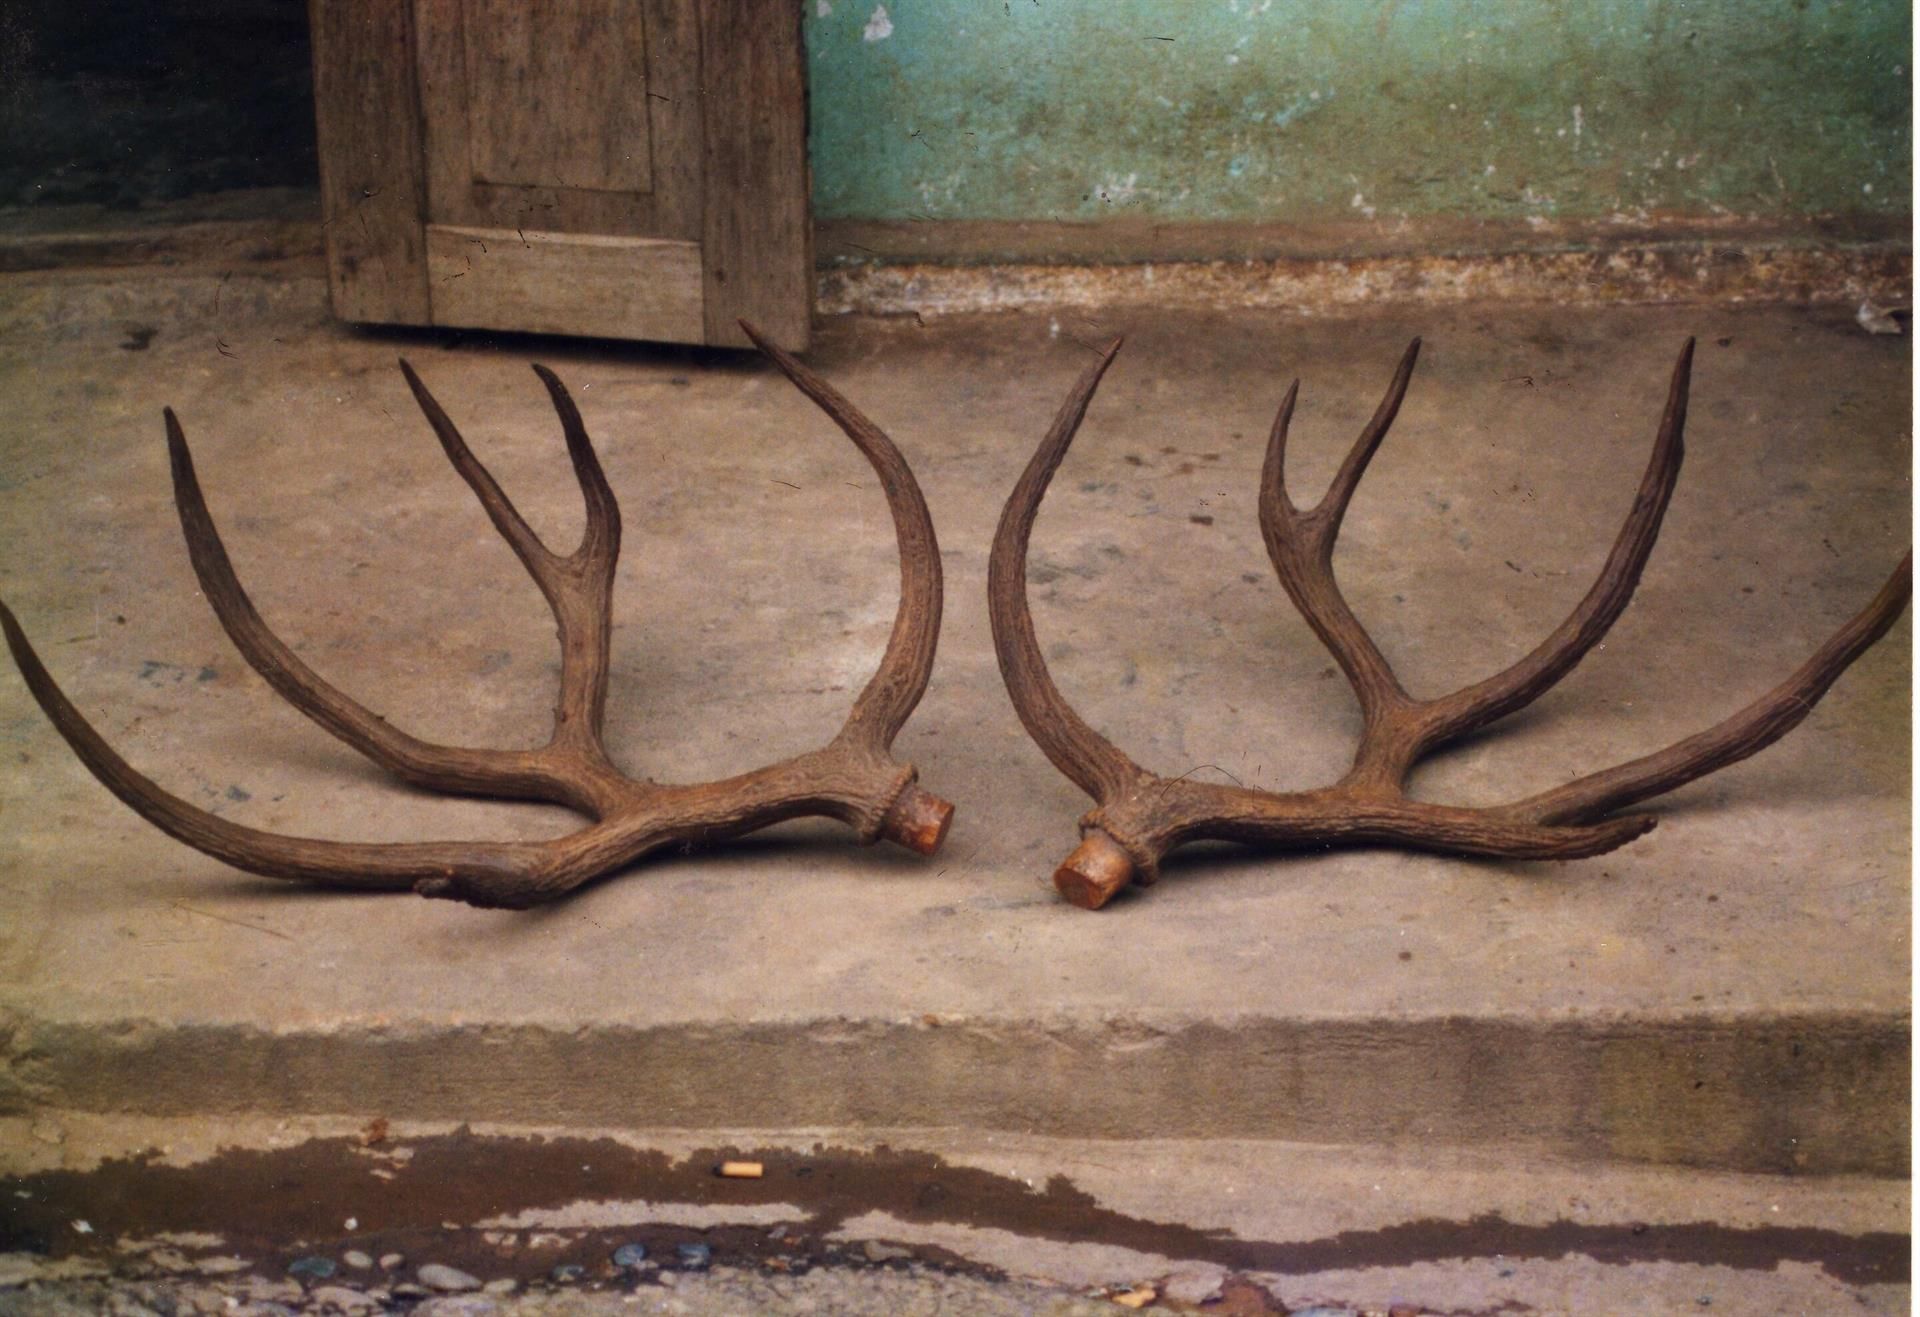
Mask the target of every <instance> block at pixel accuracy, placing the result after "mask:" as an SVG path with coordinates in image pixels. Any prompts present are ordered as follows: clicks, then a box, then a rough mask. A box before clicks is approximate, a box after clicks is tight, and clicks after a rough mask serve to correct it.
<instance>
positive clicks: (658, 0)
mask: <svg viewBox="0 0 1920 1317" xmlns="http://www.w3.org/2000/svg"><path fill="white" fill-rule="evenodd" d="M494 8H496V6H492V5H487V4H479V3H475V2H474V0H414V13H415V27H416V30H417V31H418V33H419V42H418V45H419V50H418V59H419V78H420V109H419V113H420V116H421V117H422V118H423V119H424V121H425V124H426V138H427V141H428V142H429V143H430V147H429V151H428V159H427V170H426V177H427V185H426V186H427V216H428V219H429V221H430V222H432V223H436V224H457V225H464V226H471V227H477V228H498V229H518V228H533V229H541V230H544V231H546V232H550V233H597V234H610V235H613V236H616V237H628V238H678V239H684V240H686V241H692V242H697V241H699V239H700V236H701V228H700V223H701V196H700V187H701V181H700V170H701V160H702V154H701V117H700V98H699V61H700V48H699V40H698V35H699V34H698V26H699V25H698V21H697V19H696V18H695V16H694V14H693V13H692V9H693V0H648V2H647V3H646V4H645V5H644V6H642V5H634V4H629V5H622V6H619V10H620V12H622V13H625V14H627V15H628V17H624V18H621V19H620V20H619V21H618V22H616V23H615V24H614V26H613V27H612V28H611V29H608V31H607V34H606V35H596V34H595V31H594V29H593V28H592V27H591V26H583V25H580V24H575V23H571V22H568V23H563V24H561V25H560V26H559V27H557V28H556V27H552V26H550V25H549V22H548V20H547V10H546V7H545V6H541V7H538V8H535V7H531V6H520V5H513V4H506V3H502V4H500V5H498V6H497V8H498V9H499V10H500V12H501V13H502V14H505V15H508V16H509V18H508V20H507V21H510V22H513V23H516V24H517V23H528V24H532V30H533V39H534V41H535V44H536V45H537V46H538V47H539V48H540V49H541V51H542V53H541V55H540V57H539V62H540V65H541V67H543V68H545V67H549V66H551V67H555V68H558V67H561V66H564V65H568V64H573V65H577V66H580V67H591V68H594V69H597V70H599V71H600V72H599V74H598V75H597V81H596V83H595V85H594V86H593V87H591V88H590V89H589V90H590V92H591V97H592V99H591V103H589V104H587V105H585V106H581V105H578V104H575V103H574V101H573V100H572V99H567V98H563V102H562V104H560V105H559V106H555V105H553V104H550V103H549V102H548V100H547V99H546V98H545V97H544V96H543V95H542V94H541V92H540V89H539V85H538V80H537V79H536V80H535V82H534V83H532V84H530V85H529V87H521V86H517V85H515V84H514V83H513V82H512V80H511V79H508V78H505V77H504V76H502V75H500V73H499V70H498V69H497V68H496V67H495V66H494V65H493V64H492V63H490V62H489V61H488V60H486V59H482V60H480V61H478V62H475V61H473V60H471V59H470V51H472V50H473V49H474V48H475V47H478V48H481V49H488V48H497V47H501V46H503V45H508V44H511V41H510V40H509V38H506V37H496V36H490V35H487V34H485V33H483V32H477V31H473V29H475V28H479V27H484V26H487V25H489V24H491V23H492V22H493V21H494V18H493V10H494ZM522 9H524V10H525V11H526V13H527V14H528V15H530V16H531V15H537V16H538V20H537V21H536V20H535V18H533V17H528V18H525V19H518V18H512V17H511V16H512V15H514V14H517V13H518V12H519V11H521V10H522ZM642 9H644V11H645V18H644V20H642V19H641V17H640V13H641V10H642ZM643 24H644V35H642V34H641V29H642V26H643ZM617 42H620V43H625V44H626V45H627V46H629V47H631V46H633V45H634V44H636V43H637V45H638V46H639V48H640V50H639V54H640V56H641V59H642V62H643V72H642V75H641V76H640V77H639V78H637V79H635V78H631V77H626V78H622V77H616V76H615V75H614V73H613V72H612V70H613V69H616V68H622V67H624V68H631V66H632V57H633V54H634V53H635V52H634V51H633V50H631V49H628V50H627V52H626V54H624V55H623V56H621V57H620V58H618V59H615V58H611V57H610V55H609V51H608V49H607V48H608V47H610V46H612V45H614V44H616V43H617ZM476 72H477V73H479V74H480V75H481V76H479V77H477V78H476V77H474V76H472V75H473V74H474V73H476ZM530 88H531V89H530ZM571 96H572V93H571V92H569V93H567V97H571ZM483 102H484V104H483ZM580 115H585V116H586V118H585V120H584V121H582V122H576V121H575V120H576V119H577V118H578V116H580ZM635 124H638V125H640V127H639V128H638V129H633V128H630V127H623V125H635ZM635 131H637V132H639V133H642V134H644V136H645V139H646V143H647V168H646V172H645V177H644V179H643V180H637V179H636V178H634V177H631V176H629V177H626V178H621V177H618V174H619V171H618V170H617V169H615V168H613V167H612V166H605V165H591V166H589V165H585V164H582V163H581V161H585V160H590V159H592V158H593V157H595V156H596V155H600V156H603V157H604V156H605V155H608V154H613V153H616V152H619V151H622V150H624V149H625V148H623V147H622V146H621V144H620V142H619V141H617V140H614V139H615V138H616V137H620V136H631V134H632V133H633V132H635ZM477 133H484V134H485V135H486V137H487V140H486V141H480V140H477V139H476V134H477ZM542 142H544V143H546V145H547V146H548V147H555V148H557V149H556V150H555V153H554V154H553V155H552V157H551V158H550V159H546V160H542V159H540V158H539V155H540V152H539V151H538V150H537V149H536V144H539V143H542ZM506 143H519V144H521V145H514V146H508V145H504V144H506ZM505 156H512V157H513V160H512V163H511V165H509V164H508V162H507V160H506V159H504V158H503V157H505ZM635 183H638V184H639V185H638V186H628V185H630V184H635ZM616 184H618V185H619V186H613V185H616Z"/></svg>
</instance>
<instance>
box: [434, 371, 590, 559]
mask: <svg viewBox="0 0 1920 1317" xmlns="http://www.w3.org/2000/svg"><path fill="white" fill-rule="evenodd" d="M405 364H406V363H405V362H402V363H401V365H403V366H404V365H405ZM533 373H534V374H535V375H538V376H539V377H540V382H541V383H542V384H544V385H546V386H547V393H548V394H549V395H550V396H551V397H552V398H553V410H554V411H555V412H556V413H558V414H559V417H560V430H561V432H562V433H563V434H565V435H566V438H567V456H568V457H569V458H570V459H571V460H572V462H573V473H574V475H575V476H576V477H577V478H578V479H579V481H580V493H581V494H582V496H583V497H584V498H585V499H586V504H587V525H586V529H585V530H584V531H583V532H582V533H581V535H580V547H579V548H577V549H575V550H574V554H573V556H574V557H576V558H582V559H596V560H604V561H605V562H606V563H607V570H609V571H611V570H612V560H613V559H616V558H618V557H619V556H620V501H619V500H618V499H616V498H615V497H614V496H613V486H611V485H609V484H608V483H607V473H606V472H605V471H604V470H603V469H602V468H601V466H600V457H599V455H598V454H596V453H595V452H594V451H593V441H592V440H590V439H588V438H587V427H586V424H585V422H583V421H582V420H581V419H580V409H579V408H578V407H576V406H574V405H573V395H572V394H570V393H568V392H567V386H566V385H564V384H562V383H561V382H560V377H559V376H558V375H555V374H554V373H553V372H552V371H550V370H548V369H547V368H546V367H545V366H542V365H540V364H539V363H537V362H536V363H534V366H533ZM408 374H409V378H411V375H412V373H411V372H409V373H408ZM463 447H464V445H463ZM475 465H476V466H477V465H478V463H476V464H475ZM503 497H504V496H503ZM509 506H511V505H509Z"/></svg>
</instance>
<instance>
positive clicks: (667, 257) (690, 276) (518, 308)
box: [427, 224, 705, 343]
mask: <svg viewBox="0 0 1920 1317" xmlns="http://www.w3.org/2000/svg"><path fill="white" fill-rule="evenodd" d="M427 263H428V269H429V280H430V287H431V290H432V297H433V323H434V324H436V325H464V326H468V327H471V328H476V329H514V330H528V331H531V332H534V333H542V334H588V335H595V336H599V337H604V338H638V339H656V340H663V341H667V342H675V343H698V342H699V341H700V340H701V337H702V335H703V333H704V326H705V320H704V318H703V316H702V314H701V309H702V308H701V281H700V248H699V245H698V244H696V243H691V242H678V241H674V240H672V239H663V238H619V237H608V236H606V235H603V234H577V233H551V232H544V231H541V230H535V229H525V230H516V229H483V228H476V227H471V226H460V225H446V224H434V225H429V226H428V228H427Z"/></svg>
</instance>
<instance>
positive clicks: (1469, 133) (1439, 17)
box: [802, 0, 1912, 222]
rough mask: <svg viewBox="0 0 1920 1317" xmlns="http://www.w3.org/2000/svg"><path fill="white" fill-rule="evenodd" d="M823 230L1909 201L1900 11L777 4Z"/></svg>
mask: <svg viewBox="0 0 1920 1317" xmlns="http://www.w3.org/2000/svg"><path fill="white" fill-rule="evenodd" d="M802 2H803V3H805V5H806V6H807V8H806V14H807V17H806V32H807V46H808V58H809V63H810V65H811V76H812V92H811V95H812V109H811V114H812V153H813V171H814V206H815V211H816V214H817V215H818V216H819V217H821V218H823V219H893V220H904V219H914V218H921V219H926V218H931V219H968V220H1034V219H1053V220H1062V219H1065V220H1088V219H1098V218H1101V217H1104V216H1109V215H1114V214H1118V213H1123V212H1124V213H1131V214H1134V215H1144V216H1149V217H1154V218H1164V219H1169V220H1200V221H1205V220H1237V221H1247V220H1267V221H1293V222H1299V221H1330V220H1339V219H1356V218H1369V217H1371V218H1380V219H1393V218H1396V217H1400V216H1407V217H1412V218H1415V219H1420V218H1429V217H1443V216H1444V217H1462V216H1465V217H1469V218H1488V219H1506V220H1520V219H1525V218H1527V217H1532V216H1540V217H1548V218H1555V219H1602V218H1606V217H1609V216H1614V215H1626V216H1631V217H1635V218H1650V219H1659V218H1662V217H1667V216H1680V217H1699V216H1712V215H1721V214H1729V213H1731V214H1733V215H1739V216H1753V217H1762V218H1776V219H1778V218H1791V217H1796V216H1803V215H1811V214H1841V215H1856V216H1857V215H1867V216H1875V215H1878V216H1890V215H1902V214H1905V213H1906V212H1907V211H1908V210H1909V209H1910V198H1911V190H1912V183H1911V149H1912V141H1911V129H1910V123H1911V95H1912V71H1911V53H1910V52H1911V46H1912V15H1911V9H1910V7H1909V4H1908V3H1907V0H1849V2H1841V0H888V2H887V3H885V4H884V5H882V4H880V3H876V0H802Z"/></svg>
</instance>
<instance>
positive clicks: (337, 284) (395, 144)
mask: <svg viewBox="0 0 1920 1317" xmlns="http://www.w3.org/2000/svg"><path fill="white" fill-rule="evenodd" d="M309 13H310V16H311V20H312V25H313V91H314V112H315V119H316V121H317V127H318V132H319V146H320V198H321V215H322V224H323V225H324V231H325V233H326V237H327V287H328V291H329V293H330V294H331V295H332V300H333V311H334V314H335V315H337V316H339V317H340V318H341V319H343V320H359V321H369V322H375V323H386V324H403V325H424V324H427V323H428V322H429V306H430V300H429V298H428V295H427V262H426V232H425V224H426V211H425V161H424V153H423V145H422V141H421V132H420V118H419V112H418V108H417V94H416V88H415V83H414V54H413V44H412V32H411V29H410V9H409V6H408V4H407V0H312V3H311V5H310V6H309Z"/></svg>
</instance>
